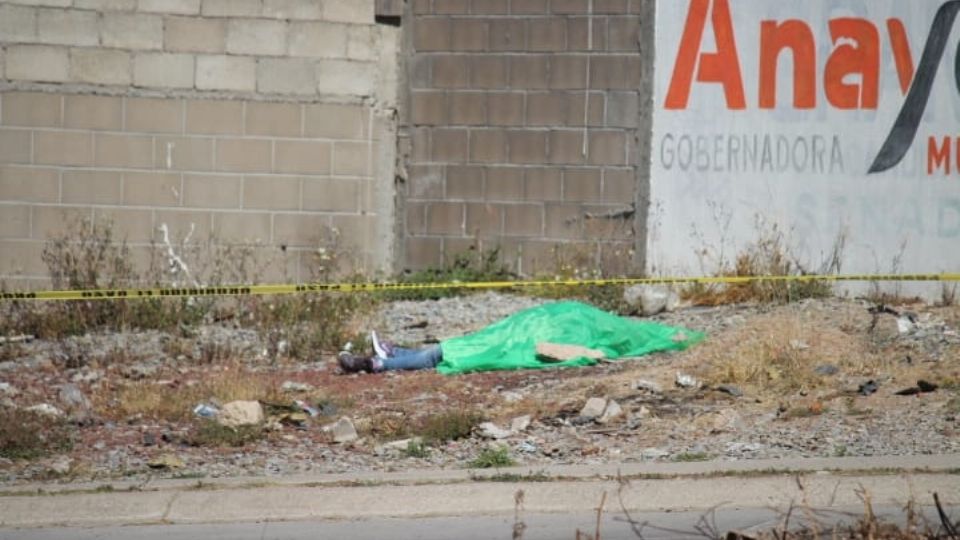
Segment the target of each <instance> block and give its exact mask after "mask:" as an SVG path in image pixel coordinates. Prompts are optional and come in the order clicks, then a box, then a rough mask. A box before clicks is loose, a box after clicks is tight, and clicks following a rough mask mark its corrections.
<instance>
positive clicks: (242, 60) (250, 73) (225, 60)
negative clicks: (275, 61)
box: [196, 55, 257, 92]
mask: <svg viewBox="0 0 960 540" xmlns="http://www.w3.org/2000/svg"><path fill="white" fill-rule="evenodd" d="M196 86H197V88H198V89H200V90H235V91H241V92H253V91H254V90H256V89H257V62H256V60H255V59H253V58H249V57H242V56H226V55H201V56H198V57H197V76H196Z"/></svg>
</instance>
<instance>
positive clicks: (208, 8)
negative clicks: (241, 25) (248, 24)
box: [201, 0, 262, 17]
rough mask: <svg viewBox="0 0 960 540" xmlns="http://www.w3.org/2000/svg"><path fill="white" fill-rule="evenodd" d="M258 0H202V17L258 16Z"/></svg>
mask: <svg viewBox="0 0 960 540" xmlns="http://www.w3.org/2000/svg"><path fill="white" fill-rule="evenodd" d="M261 8H262V6H261V2H260V0H203V5H202V6H201V13H202V14H203V16H204V17H259V16H260V13H261Z"/></svg>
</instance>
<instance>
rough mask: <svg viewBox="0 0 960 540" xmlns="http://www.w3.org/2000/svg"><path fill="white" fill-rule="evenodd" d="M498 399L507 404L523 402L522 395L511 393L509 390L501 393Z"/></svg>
mask: <svg viewBox="0 0 960 540" xmlns="http://www.w3.org/2000/svg"><path fill="white" fill-rule="evenodd" d="M500 397H502V398H503V401H505V402H507V403H516V402H518V401H522V400H523V394H521V393H520V392H511V391H509V390H508V391H506V392H501V393H500Z"/></svg>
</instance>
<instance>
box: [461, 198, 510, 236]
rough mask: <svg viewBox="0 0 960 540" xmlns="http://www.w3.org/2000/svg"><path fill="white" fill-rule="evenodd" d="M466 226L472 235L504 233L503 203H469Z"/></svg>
mask: <svg viewBox="0 0 960 540" xmlns="http://www.w3.org/2000/svg"><path fill="white" fill-rule="evenodd" d="M465 227H466V231H467V234H468V235H470V236H499V235H501V234H503V205H499V204H487V203H468V204H467V218H466V225H465Z"/></svg>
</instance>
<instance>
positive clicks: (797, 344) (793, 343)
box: [790, 339, 810, 351]
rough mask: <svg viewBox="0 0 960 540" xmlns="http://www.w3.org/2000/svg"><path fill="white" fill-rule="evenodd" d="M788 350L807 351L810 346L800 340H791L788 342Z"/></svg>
mask: <svg viewBox="0 0 960 540" xmlns="http://www.w3.org/2000/svg"><path fill="white" fill-rule="evenodd" d="M790 348H791V349H793V350H795V351H805V350H807V349H809V348H810V345H809V344H807V342H806V341H802V340H799V339H791V340H790Z"/></svg>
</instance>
